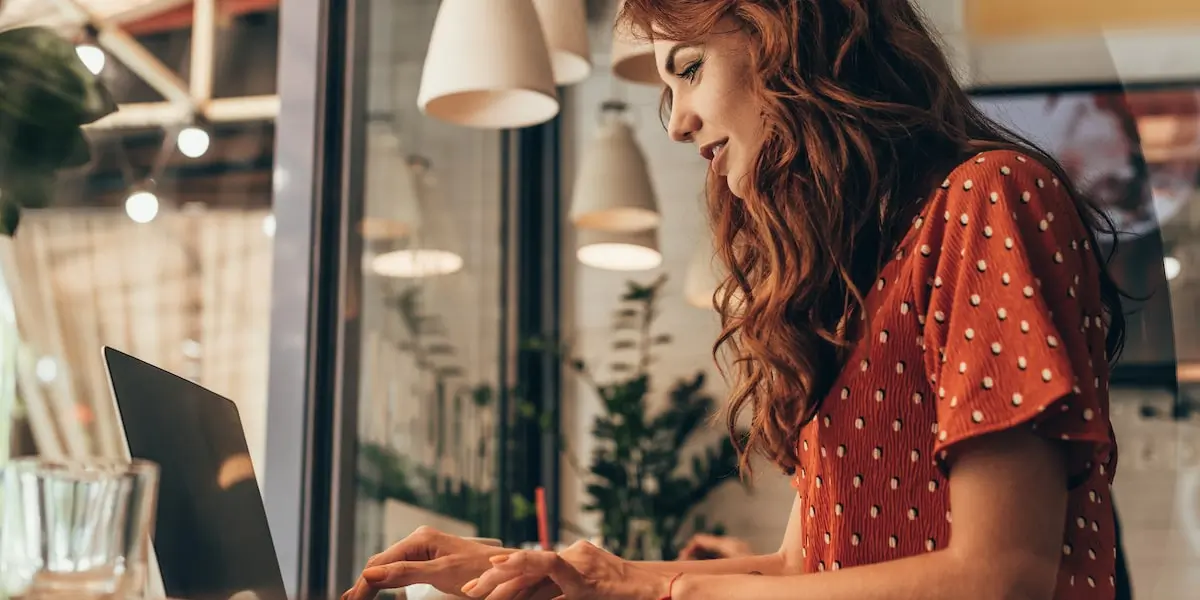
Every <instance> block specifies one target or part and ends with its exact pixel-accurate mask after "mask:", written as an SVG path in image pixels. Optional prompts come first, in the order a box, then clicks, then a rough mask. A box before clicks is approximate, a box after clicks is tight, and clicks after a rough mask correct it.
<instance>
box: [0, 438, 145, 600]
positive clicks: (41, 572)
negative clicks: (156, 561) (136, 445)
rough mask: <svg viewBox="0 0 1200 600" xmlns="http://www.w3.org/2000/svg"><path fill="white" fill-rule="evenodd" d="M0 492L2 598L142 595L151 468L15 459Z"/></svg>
mask: <svg viewBox="0 0 1200 600" xmlns="http://www.w3.org/2000/svg"><path fill="white" fill-rule="evenodd" d="M3 489H4V495H3V498H2V501H3V505H4V506H3V515H4V520H3V529H2V530H0V576H2V579H0V583H2V584H3V587H4V589H3V591H4V592H7V596H8V597H9V598H12V597H14V596H20V597H24V598H28V599H34V598H37V599H43V598H46V599H49V598H56V599H57V598H62V599H64V600H65V599H66V598H72V599H78V600H86V599H90V598H122V597H134V596H140V595H141V594H142V593H144V591H145V585H146V575H147V565H148V560H147V558H148V553H149V543H150V532H151V531H152V528H153V524H154V507H155V501H156V499H157V490H158V467H157V465H155V464H154V463H151V462H147V461H133V462H132V463H129V462H57V461H50V460H43V459H37V458H24V459H16V460H13V461H11V462H9V463H8V465H6V466H5V467H4V488H3Z"/></svg>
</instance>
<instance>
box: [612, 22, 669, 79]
mask: <svg viewBox="0 0 1200 600" xmlns="http://www.w3.org/2000/svg"><path fill="white" fill-rule="evenodd" d="M632 27H633V26H632V25H624V24H621V25H618V26H616V27H614V28H613V41H612V71H613V75H616V76H617V77H618V78H620V79H622V80H625V81H628V82H630V83H640V84H645V85H662V84H663V80H662V76H660V75H659V74H658V65H657V63H656V62H655V59H654V44H652V43H651V42H650V40H649V38H648V37H647V36H645V35H644V34H642V33H641V32H640V31H638V30H636V29H632Z"/></svg>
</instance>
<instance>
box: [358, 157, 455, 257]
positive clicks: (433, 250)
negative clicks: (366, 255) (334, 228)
mask: <svg viewBox="0 0 1200 600" xmlns="http://www.w3.org/2000/svg"><path fill="white" fill-rule="evenodd" d="M404 168H405V169H406V170H410V173H411V176H412V180H413V184H414V189H415V190H416V192H417V194H416V196H417V199H418V202H419V205H420V206H421V207H423V209H422V210H421V216H422V219H421V228H420V229H419V230H417V231H416V233H415V234H414V235H412V236H410V237H408V238H407V239H406V240H405V243H404V244H403V245H402V246H401V247H398V248H395V249H392V250H389V251H386V252H379V253H377V254H375V256H374V257H372V258H371V259H370V260H371V263H370V271H371V272H373V273H375V274H376V275H381V276H383V277H400V278H420V277H436V276H440V275H449V274H451V273H457V272H458V271H460V270H462V268H463V257H462V254H461V253H460V252H459V251H458V250H457V248H458V247H459V246H458V244H457V241H458V236H457V235H456V233H457V232H456V230H455V229H454V222H453V221H452V220H451V218H450V217H451V216H452V215H451V214H450V209H449V207H448V205H447V203H445V202H442V201H441V199H440V198H438V197H437V193H438V190H437V187H436V184H435V182H434V179H433V177H432V175H431V174H430V173H429V167H428V163H426V162H425V161H424V159H419V158H416V159H410V161H409V163H408V164H406V165H404Z"/></svg>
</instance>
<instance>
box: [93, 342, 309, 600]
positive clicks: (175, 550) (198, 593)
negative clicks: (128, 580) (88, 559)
mask: <svg viewBox="0 0 1200 600" xmlns="http://www.w3.org/2000/svg"><path fill="white" fill-rule="evenodd" d="M104 360H105V362H106V363H107V365H108V372H109V377H110V379H111V381H112V387H113V394H114V396H115V398H116V403H117V408H118V413H119V415H120V419H121V423H122V425H123V427H124V429H125V437H126V439H127V440H128V444H129V452H130V455H131V456H132V457H133V458H138V459H145V460H149V461H153V462H155V463H157V464H158V465H159V467H160V469H161V474H160V483H159V492H158V511H157V519H156V523H155V527H154V551H155V554H156V555H157V558H158V566H159V570H160V571H161V574H162V580H163V587H164V591H165V592H166V594H167V596H168V597H172V598H188V599H189V600H225V599H227V598H230V597H231V596H234V595H235V594H239V593H245V592H250V593H249V594H239V595H238V597H239V598H241V597H257V598H260V599H261V600H286V598H285V592H284V586H283V577H282V576H281V575H280V571H279V563H278V560H277V558H276V556H275V547H274V545H273V543H272V541H271V532H270V529H269V528H268V525H267V515H266V511H265V510H264V508H263V503H262V496H261V494H260V493H259V490H258V483H257V481H256V480H255V477H254V468H253V466H252V465H251V461H250V453H249V449H248V448H247V446H246V438H245V435H244V432H243V430H242V422H241V419H240V418H239V416H238V411H237V407H236V406H234V404H233V402H230V401H229V400H227V399H225V398H223V397H221V396H218V395H217V394H214V393H213V392H210V391H209V390H206V389H204V388H203V387H201V386H199V385H196V384H195V383H192V382H191V381H188V380H186V379H183V378H180V377H177V376H175V375H173V374H171V373H169V372H167V371H164V370H162V369H159V368H157V367H155V366H153V365H150V364H147V363H145V362H143V361H141V360H138V359H136V358H134V357H132V356H129V355H127V354H124V353H121V352H119V351H117V350H113V349H111V348H105V349H104Z"/></svg>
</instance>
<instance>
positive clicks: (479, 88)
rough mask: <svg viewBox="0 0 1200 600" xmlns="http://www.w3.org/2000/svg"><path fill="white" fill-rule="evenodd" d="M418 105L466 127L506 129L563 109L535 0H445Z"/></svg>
mask: <svg viewBox="0 0 1200 600" xmlns="http://www.w3.org/2000/svg"><path fill="white" fill-rule="evenodd" d="M417 105H418V106H419V107H420V108H421V111H422V112H424V113H425V114H427V115H429V116H431V117H434V118H437V119H441V120H443V121H447V122H449V123H454V124H456V125H464V126H467V127H478V128H482V129H507V128H519V127H528V126H530V125H536V124H538V123H544V122H546V121H549V120H550V119H552V118H554V116H555V115H557V114H558V110H559V104H558V96H557V92H556V91H555V87H554V71H553V68H552V67H551V64H550V53H549V52H548V51H547V46H546V36H545V34H544V33H543V32H542V24H541V21H540V20H539V19H538V14H537V11H536V10H535V9H534V7H533V3H532V2H530V0H445V1H444V2H442V5H441V7H440V8H439V9H438V14H437V19H436V20H435V21H434V24H433V34H432V37H431V38H430V41H429V53H428V54H427V55H426V56H425V68H424V70H423V71H422V72H421V87H420V91H419V92H418V94H417Z"/></svg>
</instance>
